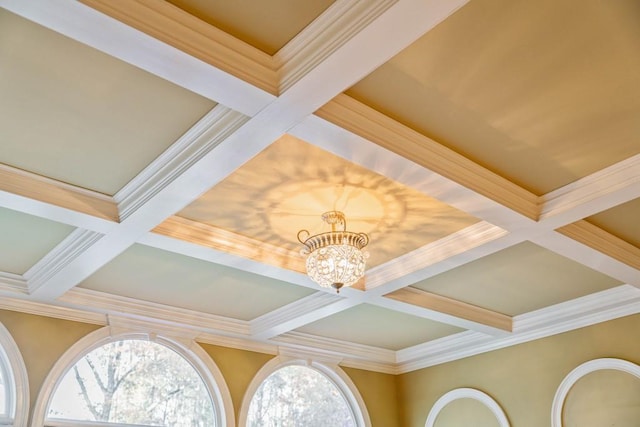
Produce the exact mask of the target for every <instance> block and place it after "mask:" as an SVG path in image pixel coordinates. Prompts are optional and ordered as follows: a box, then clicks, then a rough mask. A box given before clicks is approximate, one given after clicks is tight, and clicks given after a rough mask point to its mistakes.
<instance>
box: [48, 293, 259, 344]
mask: <svg viewBox="0 0 640 427" xmlns="http://www.w3.org/2000/svg"><path fill="white" fill-rule="evenodd" d="M58 301H60V302H63V303H66V304H73V305H78V306H82V307H88V308H89V309H96V310H98V311H103V312H106V313H109V314H110V315H114V314H119V315H123V317H127V318H130V319H132V320H131V321H132V322H133V321H134V319H140V320H144V321H153V322H158V323H162V324H165V325H172V327H173V326H176V327H178V326H180V327H182V328H185V329H187V330H194V329H195V330H200V331H202V332H211V333H219V334H221V335H225V334H232V335H240V336H248V335H249V331H250V328H249V322H245V321H243V320H236V319H230V318H228V317H223V316H217V315H214V314H208V313H202V312H196V311H192V310H187V309H184V308H177V307H171V306H168V305H163V304H157V303H152V302H148V301H140V300H136V299H133V298H128V297H122V296H118V295H111V294H106V293H103V292H98V291H94V290H91V289H83V288H74V289H71V290H70V291H68V292H67V293H65V294H64V295H63V296H61V297H60V298H58Z"/></svg>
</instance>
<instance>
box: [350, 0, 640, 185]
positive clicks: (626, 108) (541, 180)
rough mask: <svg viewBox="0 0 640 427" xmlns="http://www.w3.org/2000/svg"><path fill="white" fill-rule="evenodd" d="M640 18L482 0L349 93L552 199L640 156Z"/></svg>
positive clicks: (576, 5) (593, 2)
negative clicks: (560, 191)
mask: <svg viewBox="0 0 640 427" xmlns="http://www.w3.org/2000/svg"><path fill="white" fill-rule="evenodd" d="M638 16H640V3H638V2H637V1H635V0H621V1H613V2H602V1H598V0H588V1H581V2H571V1H568V2H557V1H554V0H543V1H533V2H532V1H528V0H516V1H513V0H474V1H471V2H469V3H468V4H467V5H466V6H464V7H463V8H461V9H460V10H459V11H458V12H456V13H455V14H454V15H453V16H451V17H450V18H448V19H447V20H446V21H444V22H443V23H441V24H440V25H438V26H437V27H436V28H435V29H433V30H432V31H430V32H429V33H427V34H426V35H424V36H423V37H422V38H420V39H419V40H417V41H416V42H415V43H413V44H412V45H411V46H409V47H407V48H406V49H405V50H403V51H402V52H401V53H399V54H398V55H397V56H395V57H394V58H393V59H391V60H390V61H389V62H387V63H385V64H384V65H383V66H381V67H380V68H378V69H377V70H376V71H374V72H373V73H372V74H370V75H369V76H368V77H366V78H365V79H364V80H362V81H361V82H359V83H357V84H356V85H355V86H353V87H352V88H351V89H350V90H349V91H347V94H349V95H351V96H353V97H355V98H356V99H358V100H360V101H362V102H364V103H366V104H368V105H370V106H371V107H373V108H375V109H377V110H380V111H381V112H383V113H386V114H388V115H390V116H391V117H393V118H395V119H396V120H398V121H400V122H402V123H404V124H406V125H408V126H410V127H412V128H414V129H415V130H417V131H419V132H421V133H423V134H425V135H426V136H429V137H431V138H433V139H434V140H436V141H437V142H440V143H442V144H444V145H446V146H448V147H449V148H452V149H453V150H454V151H457V152H459V153H461V154H463V155H465V156H467V157H469V158H470V159H471V160H474V161H476V162H477V163H479V164H481V165H483V166H485V167H487V168H489V169H491V170H493V171H494V172H496V173H498V174H500V175H502V176H504V177H506V178H508V179H510V180H512V181H514V182H515V183H516V184H519V185H521V186H523V187H525V188H526V189H528V190H530V191H532V192H534V193H536V194H538V195H542V194H544V193H547V192H549V191H551V190H554V189H556V188H559V187H562V186H564V185H566V184H568V183H570V182H573V181H575V180H576V179H578V178H580V177H584V176H586V175H588V174H591V173H593V172H595V171H597V170H599V169H601V168H604V167H606V166H610V165H612V164H614V163H616V162H619V161H621V160H623V159H625V158H627V157H629V156H631V155H634V154H637V153H639V152H640V144H638V135H639V134H640V120H638V117H639V115H640V55H638V54H637V53H638V52H639V51H640V25H638V19H637V17H638Z"/></svg>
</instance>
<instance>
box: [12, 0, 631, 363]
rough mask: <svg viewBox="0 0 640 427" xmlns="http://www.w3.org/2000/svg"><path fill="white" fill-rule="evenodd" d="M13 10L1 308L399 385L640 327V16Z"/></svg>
mask: <svg viewBox="0 0 640 427" xmlns="http://www.w3.org/2000/svg"><path fill="white" fill-rule="evenodd" d="M258 3H259V4H258ZM0 7H1V8H0V144H1V147H2V149H1V150H0V235H1V236H2V239H0V255H1V256H0V295H2V298H0V308H5V309H11V310H22V311H28V312H33V313H40V314H44V315H49V316H57V317H63V318H70V319H74V320H82V321H88V322H93V323H99V324H117V325H119V326H122V325H129V326H130V327H138V328H140V327H142V328H149V329H154V330H159V331H165V332H167V333H172V334H185V335H187V336H189V337H195V338H196V339H197V340H199V341H201V342H205V343H212V344H218V345H227V346H232V347H239V348H247V349H252V350H257V351H263V352H268V353H287V354H313V355H314V357H320V358H322V357H324V358H329V359H331V360H335V361H337V362H338V363H341V364H343V365H345V366H354V367H359V368H363V369H371V370H376V371H381V372H390V373H400V372H407V371H410V370H413V369H418V368H421V367H424V366H430V365H433V364H437V363H442V362H446V361H448V360H454V359H456V358H460V357H466V356H468V355H471V354H477V353H480V352H485V351H490V350H493V349H496V348H501V347H504V346H508V345H514V344H518V343H521V342H525V341H528V340H532V339H536V338H540V337H543V336H548V335H551V334H555V333H560V332H564V331H567V330H570V329H574V328H579V327H583V326H587V325H589V324H593V323H597V322H601V321H606V320H609V319H613V318H616V317H621V316H625V315H630V314H634V313H638V312H640V235H639V232H640V231H639V230H640V227H639V226H638V218H640V139H639V138H640V120H638V119H637V118H638V117H640V59H639V58H640V57H639V56H638V55H637V54H636V52H638V51H640V18H639V17H640V7H639V6H638V3H637V2H635V1H633V0H628V1H616V2H600V1H595V0H593V1H591V0H589V1H581V2H577V1H572V0H562V1H559V2H558V1H546V0H545V1H536V2H529V1H525V0H517V1H512V0H504V1H503V0H498V1H485V0H470V1H465V0H449V1H444V0H433V1H423V0H398V1H394V0H369V1H359V0H344V1H343V0H338V1H326V0H318V1H305V2H300V1H293V0H273V1H265V2H257V3H256V2H247V1H237V2H228V1H206V2H205V1H201V0H171V1H166V2H165V1H162V0H131V1H128V2H110V1H107V0H82V1H79V2H78V1H72V0H32V1H29V2H23V1H19V0H0ZM330 210H340V211H343V212H344V213H345V214H346V216H347V226H348V227H347V228H348V229H349V230H350V231H355V232H365V233H368V234H369V236H370V238H371V243H370V245H369V246H368V247H367V249H368V251H369V253H370V257H369V259H368V266H367V272H366V275H365V277H364V279H363V280H361V281H360V282H359V283H357V284H356V285H355V286H354V287H353V288H345V289H343V290H342V291H341V292H340V294H336V293H335V292H334V291H331V290H327V289H322V288H319V287H318V286H317V285H316V284H315V283H313V282H312V281H311V280H310V279H309V278H308V277H307V276H306V274H305V266H304V258H303V256H302V255H301V254H300V244H299V242H298V241H297V238H296V235H297V232H298V231H299V230H302V229H306V230H309V231H310V232H311V233H317V232H322V231H326V229H325V228H323V226H324V227H326V225H324V224H323V222H322V220H321V218H320V215H321V214H322V213H323V212H326V211H330Z"/></svg>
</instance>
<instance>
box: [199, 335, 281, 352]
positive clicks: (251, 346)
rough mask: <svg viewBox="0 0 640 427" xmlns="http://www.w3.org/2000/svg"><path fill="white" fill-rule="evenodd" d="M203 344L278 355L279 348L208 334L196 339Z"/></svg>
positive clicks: (252, 341)
mask: <svg viewBox="0 0 640 427" xmlns="http://www.w3.org/2000/svg"><path fill="white" fill-rule="evenodd" d="M195 340H196V341H197V342H198V343H201V344H211V345H217V346H221V347H229V348H235V349H238V350H246V351H253V352H256V353H264V354H273V355H277V354H278V346H277V345H276V344H269V343H267V342H258V341H254V340H252V339H250V338H239V337H232V336H222V335H215V334H211V333H207V332H203V333H200V334H198V336H197V337H196V339H195Z"/></svg>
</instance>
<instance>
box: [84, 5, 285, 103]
mask: <svg viewBox="0 0 640 427" xmlns="http://www.w3.org/2000/svg"><path fill="white" fill-rule="evenodd" d="M81 2H82V3H83V4H85V5H87V6H89V7H91V8H93V9H95V10H98V11H100V12H102V13H104V14H105V15H108V16H110V17H112V18H114V19H117V20H118V21H120V22H122V23H124V24H126V25H129V26H131V27H133V28H135V29H137V30H139V31H141V32H143V33H145V34H147V35H149V36H151V37H153V38H155V39H157V40H160V41H162V42H164V43H166V44H168V45H170V46H173V47H174V48H176V49H179V50H180V51H182V52H185V53H187V54H188V55H191V56H193V57H195V58H198V59H199V60H201V61H204V62H205V63H207V64H210V65H213V66H214V67H216V68H219V69H221V70H223V71H225V72H227V73H229V74H231V75H233V76H235V77H237V78H240V79H242V80H244V81H246V82H248V83H250V84H252V85H254V86H257V87H259V88H260V89H262V90H264V91H266V92H268V93H271V94H274V95H275V94H277V93H278V81H277V74H276V72H275V67H274V64H273V58H272V57H271V56H270V55H268V54H266V53H264V52H262V51H261V50H259V49H256V48H255V47H253V46H251V45H249V44H247V43H245V42H243V41H241V40H238V39H236V38H235V37H232V36H230V35H229V34H227V33H225V32H224V31H222V30H219V29H218V28H216V27H214V26H212V25H209V24H207V23H206V22H204V21H201V20H200V19H198V18H196V17H195V16H193V15H190V14H189V13H187V12H185V11H183V10H181V9H179V8H178V7H176V6H174V5H172V4H170V3H168V2H163V1H153V0H130V1H126V2H114V1H110V0H81Z"/></svg>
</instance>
